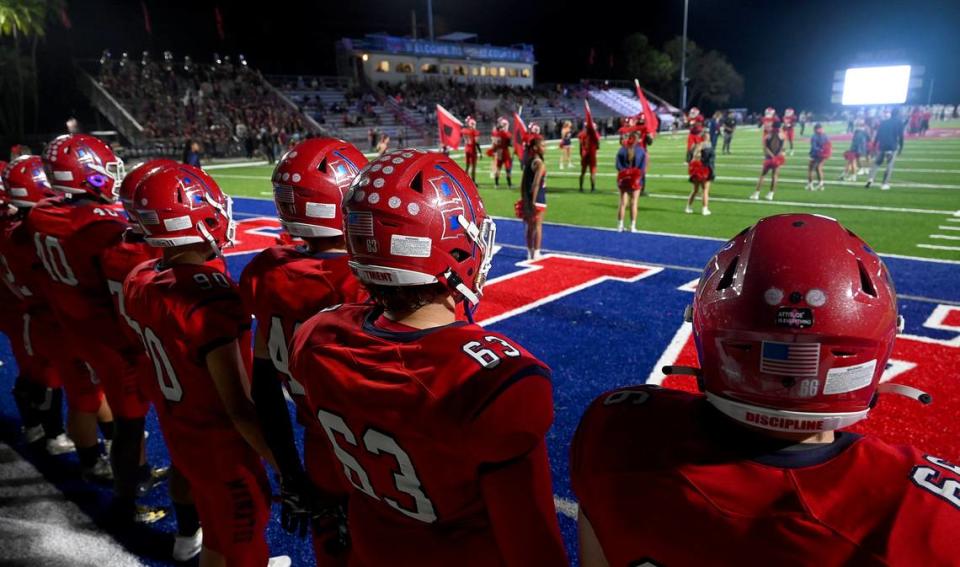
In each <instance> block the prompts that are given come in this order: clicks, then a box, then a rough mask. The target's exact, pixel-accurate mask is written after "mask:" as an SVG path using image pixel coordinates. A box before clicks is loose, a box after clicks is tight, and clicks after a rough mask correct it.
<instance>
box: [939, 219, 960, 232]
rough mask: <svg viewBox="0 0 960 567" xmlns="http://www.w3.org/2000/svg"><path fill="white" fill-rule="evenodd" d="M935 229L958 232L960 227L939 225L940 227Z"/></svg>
mask: <svg viewBox="0 0 960 567" xmlns="http://www.w3.org/2000/svg"><path fill="white" fill-rule="evenodd" d="M947 220H952V219H947ZM937 228H939V229H940V230H960V226H944V225H940V226H938V227H937Z"/></svg>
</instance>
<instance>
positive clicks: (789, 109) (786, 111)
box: [783, 108, 793, 116]
mask: <svg viewBox="0 0 960 567" xmlns="http://www.w3.org/2000/svg"><path fill="white" fill-rule="evenodd" d="M783 115H784V116H793V109H792V108H788V109H786V110H784V111H783Z"/></svg>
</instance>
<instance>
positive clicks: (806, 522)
mask: <svg viewBox="0 0 960 567" xmlns="http://www.w3.org/2000/svg"><path fill="white" fill-rule="evenodd" d="M747 258H748V259H749V261H747V260H745V259H747ZM686 318H687V320H688V321H689V320H691V319H692V323H693V333H694V340H695V342H696V345H697V352H698V355H699V359H700V368H689V367H667V368H664V372H666V373H668V374H693V375H695V376H696V378H697V384H698V387H699V389H700V390H701V391H702V392H703V394H693V393H689V392H684V391H680V390H671V389H663V388H659V387H656V386H646V385H642V386H634V387H628V388H622V389H618V390H614V391H612V392H608V393H606V394H603V395H601V396H600V397H599V398H597V400H596V401H595V402H594V403H593V404H592V405H591V406H590V407H589V409H588V410H587V412H586V414H585V415H584V416H583V418H582V420H581V422H580V425H579V427H578V429H577V433H576V435H575V437H574V441H573V446H572V448H571V478H572V483H573V489H574V492H575V493H576V495H577V497H578V499H579V502H580V512H579V513H580V522H579V523H580V542H581V555H582V562H581V565H584V566H585V567H599V566H607V565H785V566H786V565H791V566H793V565H796V566H800V565H823V566H840V565H877V566H879V565H897V566H899V565H902V566H908V565H955V564H956V561H957V558H958V557H960V539H958V538H957V537H956V534H957V532H958V530H960V495H958V493H957V487H958V486H960V466H958V465H956V464H953V463H950V462H947V461H945V460H943V459H941V458H938V457H935V456H933V455H926V454H924V453H922V452H921V451H918V450H916V449H914V448H912V447H906V446H894V445H888V444H886V443H884V442H882V441H880V440H878V439H874V438H872V437H869V436H861V435H858V434H856V433H852V432H849V431H845V430H844V428H845V427H848V426H850V425H851V424H853V423H856V422H857V421H859V420H862V419H863V418H865V417H867V414H868V413H869V412H870V409H871V408H872V407H873V406H874V405H875V404H876V402H877V396H878V394H883V393H901V394H904V395H907V396H908V397H911V398H914V399H917V400H919V401H921V402H925V403H928V402H929V401H930V399H929V396H927V395H926V394H924V393H923V392H920V391H918V390H916V389H914V388H911V387H909V386H906V385H902V384H897V383H894V382H888V383H885V384H880V380H881V376H882V374H883V372H884V369H885V368H886V365H887V361H888V359H889V357H890V353H891V351H892V349H893V342H894V340H895V337H896V335H897V332H898V329H900V328H902V318H901V317H899V315H898V313H897V298H896V294H895V291H894V289H893V284H892V283H891V279H890V274H889V273H888V271H887V268H886V266H884V264H883V261H882V260H881V259H880V258H879V257H878V256H877V255H876V254H875V253H874V252H873V251H872V249H871V248H870V247H868V246H867V244H866V243H864V242H863V241H862V240H861V239H860V238H858V237H857V236H856V235H854V234H853V233H852V232H849V231H848V230H847V229H846V228H845V227H843V226H842V225H840V223H838V222H837V221H836V220H833V219H830V218H827V217H823V216H819V215H809V214H787V215H778V216H774V217H769V218H765V219H761V220H760V221H759V222H758V223H757V224H755V225H754V226H753V227H751V228H749V229H747V230H744V231H743V232H741V233H740V234H739V235H737V236H736V237H734V238H733V239H732V240H730V241H729V242H728V243H727V244H726V246H724V247H723V248H721V250H720V251H719V252H718V253H717V254H716V255H715V256H714V257H713V258H711V259H710V261H709V262H708V264H707V266H706V268H705V270H704V273H703V276H702V277H701V279H700V282H699V284H698V285H697V291H696V295H695V298H694V302H693V306H692V308H691V309H688V311H687V317H686ZM644 431H655V432H656V433H655V434H653V433H651V434H649V435H641V434H638V432H644Z"/></svg>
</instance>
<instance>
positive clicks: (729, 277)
mask: <svg viewBox="0 0 960 567" xmlns="http://www.w3.org/2000/svg"><path fill="white" fill-rule="evenodd" d="M738 264H740V256H736V257H735V258H734V259H733V261H731V262H730V264H729V265H728V266H727V269H726V270H725V271H724V272H723V276H721V277H720V281H719V282H718V283H717V291H720V290H724V289H727V288H728V287H730V285H731V284H733V275H734V274H735V273H737V265H738Z"/></svg>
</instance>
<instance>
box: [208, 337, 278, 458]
mask: <svg viewBox="0 0 960 567" xmlns="http://www.w3.org/2000/svg"><path fill="white" fill-rule="evenodd" d="M206 365H207V371H208V372H209V373H210V376H211V377H212V378H213V384H214V386H215V387H216V389H217V394H219V396H220V400H221V401H222V402H223V405H224V408H226V410H227V415H228V416H230V420H231V421H232V422H233V425H234V427H236V429H237V431H238V432H240V435H242V436H243V438H244V439H245V440H246V441H247V443H249V444H250V446H251V447H253V449H254V450H255V451H256V452H257V453H259V454H260V456H261V457H263V458H264V459H266V460H267V461H268V462H269V463H270V466H272V467H273V468H274V470H277V469H278V467H277V463H276V460H275V459H274V457H273V453H272V452H271V451H270V447H269V446H268V445H267V442H266V439H264V436H263V432H262V431H261V430H260V424H259V423H258V421H257V412H256V409H255V408H254V406H253V402H251V401H250V399H249V398H247V394H246V391H245V387H244V385H245V384H247V382H248V381H247V371H246V370H245V369H244V364H243V355H241V353H240V343H239V341H237V340H232V341H230V342H227V343H226V344H223V345H220V346H218V347H216V348H214V349H213V350H211V351H210V352H209V353H207V356H206Z"/></svg>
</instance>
